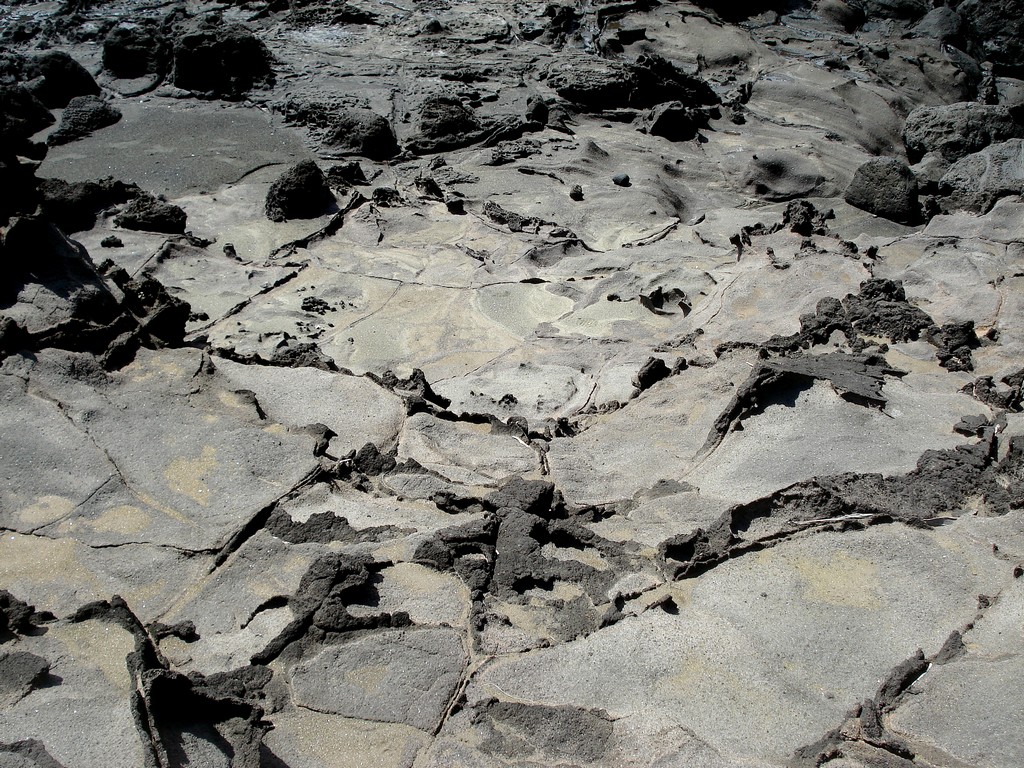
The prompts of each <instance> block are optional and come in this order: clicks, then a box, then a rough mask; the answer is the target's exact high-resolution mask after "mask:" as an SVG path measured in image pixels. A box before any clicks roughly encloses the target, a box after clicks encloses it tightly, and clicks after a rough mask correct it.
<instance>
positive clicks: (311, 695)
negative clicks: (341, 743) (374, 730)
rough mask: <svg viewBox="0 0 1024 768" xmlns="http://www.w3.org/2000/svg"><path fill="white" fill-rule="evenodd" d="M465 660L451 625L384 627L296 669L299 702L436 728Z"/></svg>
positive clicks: (339, 712) (321, 709) (294, 678)
mask: <svg viewBox="0 0 1024 768" xmlns="http://www.w3.org/2000/svg"><path fill="white" fill-rule="evenodd" d="M465 664H466V654H465V650H464V649H463V644H462V638H461V637H460V636H459V634H458V633H457V632H455V631H453V630H450V629H422V630H411V629H410V630H385V631H381V632H378V633H376V634H374V635H371V636H369V637H365V638H362V639H359V640H355V641H353V642H350V643H346V644H344V645H338V646H329V647H327V648H325V649H324V650H323V651H321V652H320V653H319V654H317V655H316V656H314V657H313V658H311V659H309V660H308V661H304V662H302V663H300V664H299V665H297V666H296V667H295V669H294V670H293V673H292V687H293V689H294V692H295V694H294V695H295V703H296V704H298V705H300V706H302V707H306V708H307V709H313V710H316V711H318V712H325V713H333V714H336V715H341V716H343V717H356V718H359V719H362V720H373V721H377V722H383V723H404V724H406V725H411V726H413V727H416V728H419V729H420V730H424V731H428V732H430V731H432V730H433V729H434V728H436V727H437V724H438V723H439V722H440V720H441V717H442V715H443V714H444V712H445V710H446V709H447V707H448V704H449V702H450V699H451V696H452V694H453V693H454V692H455V689H456V687H457V686H458V684H459V681H460V680H461V679H462V674H463V671H464V667H465Z"/></svg>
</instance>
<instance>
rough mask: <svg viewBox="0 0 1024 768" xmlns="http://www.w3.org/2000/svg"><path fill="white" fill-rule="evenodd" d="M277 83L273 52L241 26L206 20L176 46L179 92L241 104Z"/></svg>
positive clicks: (188, 32) (175, 67)
mask: <svg viewBox="0 0 1024 768" xmlns="http://www.w3.org/2000/svg"><path fill="white" fill-rule="evenodd" d="M273 80H274V73H273V71H272V69H271V67H270V51H268V50H267V47H266V46H265V45H264V44H263V42H262V41H261V40H260V39H259V38H257V37H256V36H255V35H254V34H253V33H252V32H251V31H250V30H249V29H247V28H246V27H244V26H242V25H241V24H225V23H223V22H221V21H219V20H216V19H204V20H203V21H200V22H199V23H198V24H197V25H195V26H194V27H192V28H191V29H189V30H188V31H186V32H185V33H184V34H183V35H181V37H179V38H178V40H177V41H176V42H175V44H174V84H175V85H176V86H178V87H179V88H185V89H187V90H190V91H193V92H194V93H196V94H199V95H202V96H208V97H212V98H225V99H233V100H238V99H241V98H242V97H243V96H244V95H245V93H246V92H247V91H249V90H250V89H252V88H254V87H256V86H259V85H268V84H270V83H272V82H273Z"/></svg>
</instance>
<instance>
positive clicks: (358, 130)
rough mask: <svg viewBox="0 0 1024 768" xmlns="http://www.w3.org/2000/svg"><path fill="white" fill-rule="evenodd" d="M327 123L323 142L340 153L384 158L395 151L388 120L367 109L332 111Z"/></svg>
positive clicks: (377, 158) (395, 145)
mask: <svg viewBox="0 0 1024 768" xmlns="http://www.w3.org/2000/svg"><path fill="white" fill-rule="evenodd" d="M330 126H331V127H330V132H329V133H328V134H327V136H326V137H325V139H324V144H325V146H327V147H329V148H330V149H331V150H332V151H334V152H337V153H339V154H342V155H361V156H362V157H368V158H370V159H371V160H387V159H388V158H390V157H394V156H395V155H396V154H397V153H398V142H397V141H396V140H395V134H394V131H392V130H391V125H390V123H388V121H387V120H385V119H384V118H383V117H381V116H380V115H378V114H377V113H375V112H371V111H370V110H368V109H341V110H339V111H337V112H336V113H335V114H333V115H331V118H330Z"/></svg>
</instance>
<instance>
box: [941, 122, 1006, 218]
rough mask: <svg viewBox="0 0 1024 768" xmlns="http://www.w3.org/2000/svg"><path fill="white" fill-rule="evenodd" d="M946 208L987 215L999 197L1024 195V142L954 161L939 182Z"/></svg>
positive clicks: (997, 145) (988, 148) (999, 146)
mask: <svg viewBox="0 0 1024 768" xmlns="http://www.w3.org/2000/svg"><path fill="white" fill-rule="evenodd" d="M939 193H940V194H942V195H944V196H945V198H946V204H947V207H949V208H958V209H963V210H967V211H974V212H976V213H987V212H988V211H989V210H991V208H992V206H994V205H995V204H996V201H997V200H998V199H999V198H1001V197H1006V196H1007V195H1020V194H1024V140H1022V139H1011V140H1010V141H1004V142H1001V143H999V144H993V145H991V146H989V147H986V148H985V149H983V150H981V151H980V152H975V153H974V154H972V155H968V156H967V157H965V158H963V159H962V160H959V161H957V162H956V163H954V164H953V166H952V167H951V168H950V169H949V170H948V171H947V172H946V175H945V176H943V177H942V180H941V181H940V182H939Z"/></svg>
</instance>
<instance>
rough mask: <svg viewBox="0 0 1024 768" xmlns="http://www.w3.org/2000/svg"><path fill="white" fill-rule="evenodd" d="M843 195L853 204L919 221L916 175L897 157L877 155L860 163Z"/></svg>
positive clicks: (906, 220)
mask: <svg viewBox="0 0 1024 768" xmlns="http://www.w3.org/2000/svg"><path fill="white" fill-rule="evenodd" d="M843 197H844V199H845V200H846V202H848V203H849V204H850V205H852V206H855V207H857V208H860V209H861V210H864V211H867V212H868V213H873V214H875V215H876V216H881V217H883V218H886V219H891V220H892V221H897V222H899V223H901V224H917V223H918V221H919V220H920V218H921V210H920V206H919V205H918V200H917V179H916V178H915V177H914V172H913V171H912V170H910V168H909V167H908V166H907V164H906V163H904V162H902V161H900V160H898V159H897V158H895V157H875V158H872V159H871V160H868V161H867V162H866V163H864V164H863V165H861V166H860V167H859V168H858V169H857V172H856V173H854V175H853V180H852V181H850V185H849V186H848V187H847V188H846V194H845V195H844V196H843Z"/></svg>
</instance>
